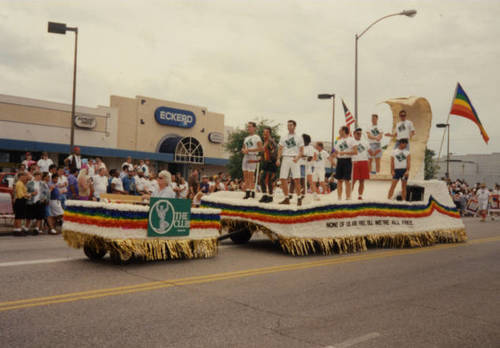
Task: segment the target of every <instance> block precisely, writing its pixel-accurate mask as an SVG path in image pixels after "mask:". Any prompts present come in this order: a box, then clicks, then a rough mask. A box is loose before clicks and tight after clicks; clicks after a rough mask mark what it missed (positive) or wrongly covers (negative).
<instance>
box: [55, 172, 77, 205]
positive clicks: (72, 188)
mask: <svg viewBox="0 0 500 348" xmlns="http://www.w3.org/2000/svg"><path fill="white" fill-rule="evenodd" d="M77 177H78V169H76V168H73V169H70V171H69V175H68V188H67V190H66V198H67V199H78V179H77ZM59 193H60V192H59Z"/></svg>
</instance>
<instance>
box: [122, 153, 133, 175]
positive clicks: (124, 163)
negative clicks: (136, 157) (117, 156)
mask: <svg viewBox="0 0 500 348" xmlns="http://www.w3.org/2000/svg"><path fill="white" fill-rule="evenodd" d="M125 166H126V167H127V169H128V170H129V171H132V170H134V165H133V164H132V157H130V156H128V157H127V160H126V161H125V162H123V163H122V168H123V167H125Z"/></svg>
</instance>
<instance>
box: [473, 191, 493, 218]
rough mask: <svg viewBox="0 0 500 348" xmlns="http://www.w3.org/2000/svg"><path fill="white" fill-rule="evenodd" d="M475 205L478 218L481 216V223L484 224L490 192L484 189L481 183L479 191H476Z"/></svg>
mask: <svg viewBox="0 0 500 348" xmlns="http://www.w3.org/2000/svg"><path fill="white" fill-rule="evenodd" d="M476 197H477V203H478V206H479V207H478V210H479V216H481V220H480V221H481V222H486V216H487V215H488V204H489V202H490V191H489V190H488V189H487V188H486V184H485V183H482V184H480V186H479V189H478V190H477V191H476Z"/></svg>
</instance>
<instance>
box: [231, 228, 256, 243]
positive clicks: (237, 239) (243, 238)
mask: <svg viewBox="0 0 500 348" xmlns="http://www.w3.org/2000/svg"><path fill="white" fill-rule="evenodd" d="M229 238H231V240H232V241H233V243H234V244H245V243H248V241H249V240H250V238H252V232H251V231H250V230H249V229H247V228H245V229H240V230H234V231H231V232H229Z"/></svg>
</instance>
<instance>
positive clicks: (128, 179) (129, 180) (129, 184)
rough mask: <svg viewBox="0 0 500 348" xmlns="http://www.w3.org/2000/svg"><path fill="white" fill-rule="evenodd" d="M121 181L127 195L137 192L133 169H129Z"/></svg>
mask: <svg viewBox="0 0 500 348" xmlns="http://www.w3.org/2000/svg"><path fill="white" fill-rule="evenodd" d="M124 167H125V166H124ZM122 182H123V190H124V191H125V192H127V193H128V194H129V195H135V194H137V189H136V183H135V171H134V169H131V170H130V169H129V171H128V175H127V176H125V177H123V178H122Z"/></svg>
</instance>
